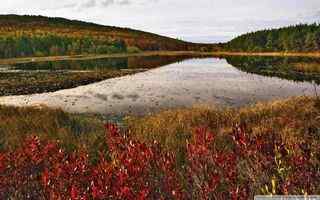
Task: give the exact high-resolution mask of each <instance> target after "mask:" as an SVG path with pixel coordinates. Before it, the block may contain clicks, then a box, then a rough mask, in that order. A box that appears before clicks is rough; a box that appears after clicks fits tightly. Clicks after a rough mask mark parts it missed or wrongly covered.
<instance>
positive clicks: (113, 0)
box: [101, 0, 131, 7]
mask: <svg viewBox="0 0 320 200" xmlns="http://www.w3.org/2000/svg"><path fill="white" fill-rule="evenodd" d="M101 4H102V5H103V6H104V7H108V6H110V5H114V4H117V5H128V4H131V1H130V0H103V1H102V2H101Z"/></svg>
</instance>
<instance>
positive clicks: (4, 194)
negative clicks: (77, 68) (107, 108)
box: [0, 124, 320, 199]
mask: <svg viewBox="0 0 320 200" xmlns="http://www.w3.org/2000/svg"><path fill="white" fill-rule="evenodd" d="M106 129H107V132H106V143H107V146H108V147H107V148H108V154H107V155H106V154H104V153H102V152H101V153H100V158H99V159H98V161H97V162H95V163H92V162H90V159H89V156H88V154H87V153H86V152H84V151H78V152H74V153H66V152H65V151H64V150H63V149H60V148H59V145H58V144H56V143H52V142H48V141H40V140H39V139H38V138H36V137H31V138H28V139H27V140H26V141H25V144H24V145H23V146H22V147H21V148H19V149H16V150H14V151H7V152H2V153H1V154H0V199H8V198H17V199H25V198H30V199H248V198H252V197H253V195H254V194H303V193H308V194H316V193H319V191H320V188H319V183H320V170H319V167H320V164H319V154H320V153H319V152H313V149H318V150H319V145H318V143H316V144H317V145H318V146H314V145H313V146H310V144H308V143H307V141H300V142H299V143H297V144H294V145H288V144H286V143H284V142H283V141H282V138H281V137H280V136H279V135H276V134H263V135H256V136H249V135H248V134H246V133H245V132H244V128H241V127H237V128H235V129H234V131H233V133H232V134H230V136H224V137H225V138H224V140H225V141H227V142H226V144H227V143H229V144H228V145H225V148H224V147H221V146H219V141H216V140H217V139H216V137H217V136H215V135H214V134H212V133H210V132H207V130H206V129H198V130H197V131H196V132H195V133H194V136H193V138H192V140H190V141H189V142H188V143H187V145H186V146H185V155H184V158H183V159H184V161H183V163H182V164H181V163H179V162H178V161H177V160H178V159H177V155H176V153H175V152H171V151H168V150H164V149H163V148H162V147H161V145H160V144H158V143H157V142H156V141H154V143H152V144H145V143H141V142H139V141H136V140H135V139H133V138H131V137H130V136H126V135H125V134H122V133H120V132H119V130H118V129H117V127H116V126H114V125H111V124H108V125H106ZM220 140H221V138H220ZM180 159H181V158H180Z"/></svg>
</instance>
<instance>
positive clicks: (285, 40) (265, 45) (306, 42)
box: [225, 24, 320, 52]
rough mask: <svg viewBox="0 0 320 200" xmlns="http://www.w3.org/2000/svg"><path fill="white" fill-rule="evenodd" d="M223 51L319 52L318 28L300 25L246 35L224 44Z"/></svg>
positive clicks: (317, 25)
mask: <svg viewBox="0 0 320 200" xmlns="http://www.w3.org/2000/svg"><path fill="white" fill-rule="evenodd" d="M225 49H226V50H228V51H246V52H315V51H320V26H319V24H311V25H306V24H301V25H296V26H290V27H285V28H280V29H272V30H263V31H257V32H253V33H248V34H245V35H241V36H239V37H237V38H235V39H233V40H231V41H230V42H228V43H226V44H225Z"/></svg>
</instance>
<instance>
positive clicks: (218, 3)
mask: <svg viewBox="0 0 320 200" xmlns="http://www.w3.org/2000/svg"><path fill="white" fill-rule="evenodd" d="M0 13H1V14H33V15H45V16H58V17H66V18H70V19H79V20H84V21H90V22H95V23H99V24H104V25H114V26H121V27H130V28H135V29H140V30H145V31H150V32H154V33H158V34H162V35H166V36H170V37H174V38H179V39H184V40H188V41H193V42H224V41H227V40H230V39H231V38H233V37H235V36H237V35H239V34H242V33H246V32H249V31H254V30H258V29H262V28H269V27H270V28H271V27H279V26H286V25H290V24H297V23H312V22H320V0H63V1H57V0H1V6H0Z"/></svg>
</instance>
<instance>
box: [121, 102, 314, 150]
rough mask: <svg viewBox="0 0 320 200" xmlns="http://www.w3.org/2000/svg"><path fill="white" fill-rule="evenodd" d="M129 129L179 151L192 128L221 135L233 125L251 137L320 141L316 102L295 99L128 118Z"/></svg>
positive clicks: (146, 139) (141, 137)
mask: <svg viewBox="0 0 320 200" xmlns="http://www.w3.org/2000/svg"><path fill="white" fill-rule="evenodd" d="M126 122H127V124H128V127H129V130H130V131H131V133H135V135H136V137H138V138H139V139H141V140H144V141H149V142H150V141H153V140H158V141H160V142H161V143H162V144H164V145H165V146H166V147H168V148H179V147H180V146H181V144H185V142H187V140H188V139H189V138H190V137H191V135H192V132H193V128H194V127H199V126H202V127H207V128H209V129H210V130H211V131H213V132H214V133H217V134H218V135H220V136H222V137H223V136H224V135H225V134H228V133H230V132H231V131H232V127H234V126H235V125H236V124H242V125H245V126H246V127H247V130H249V132H250V134H254V135H256V134H259V133H261V132H265V131H267V132H270V133H272V132H275V133H278V134H281V135H282V136H283V137H285V138H287V139H288V141H292V142H294V141H296V140H297V139H298V138H299V137H303V136H304V134H306V133H310V134H318V136H319V139H320V106H319V100H317V99H315V98H311V97H296V98H291V99H288V100H278V101H274V102H270V103H259V104H256V105H253V106H249V107H244V108H240V109H214V108H193V109H180V110H172V111H166V112H162V113H159V114H156V115H153V116H147V117H144V118H135V117H128V118H127V119H126Z"/></svg>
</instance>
